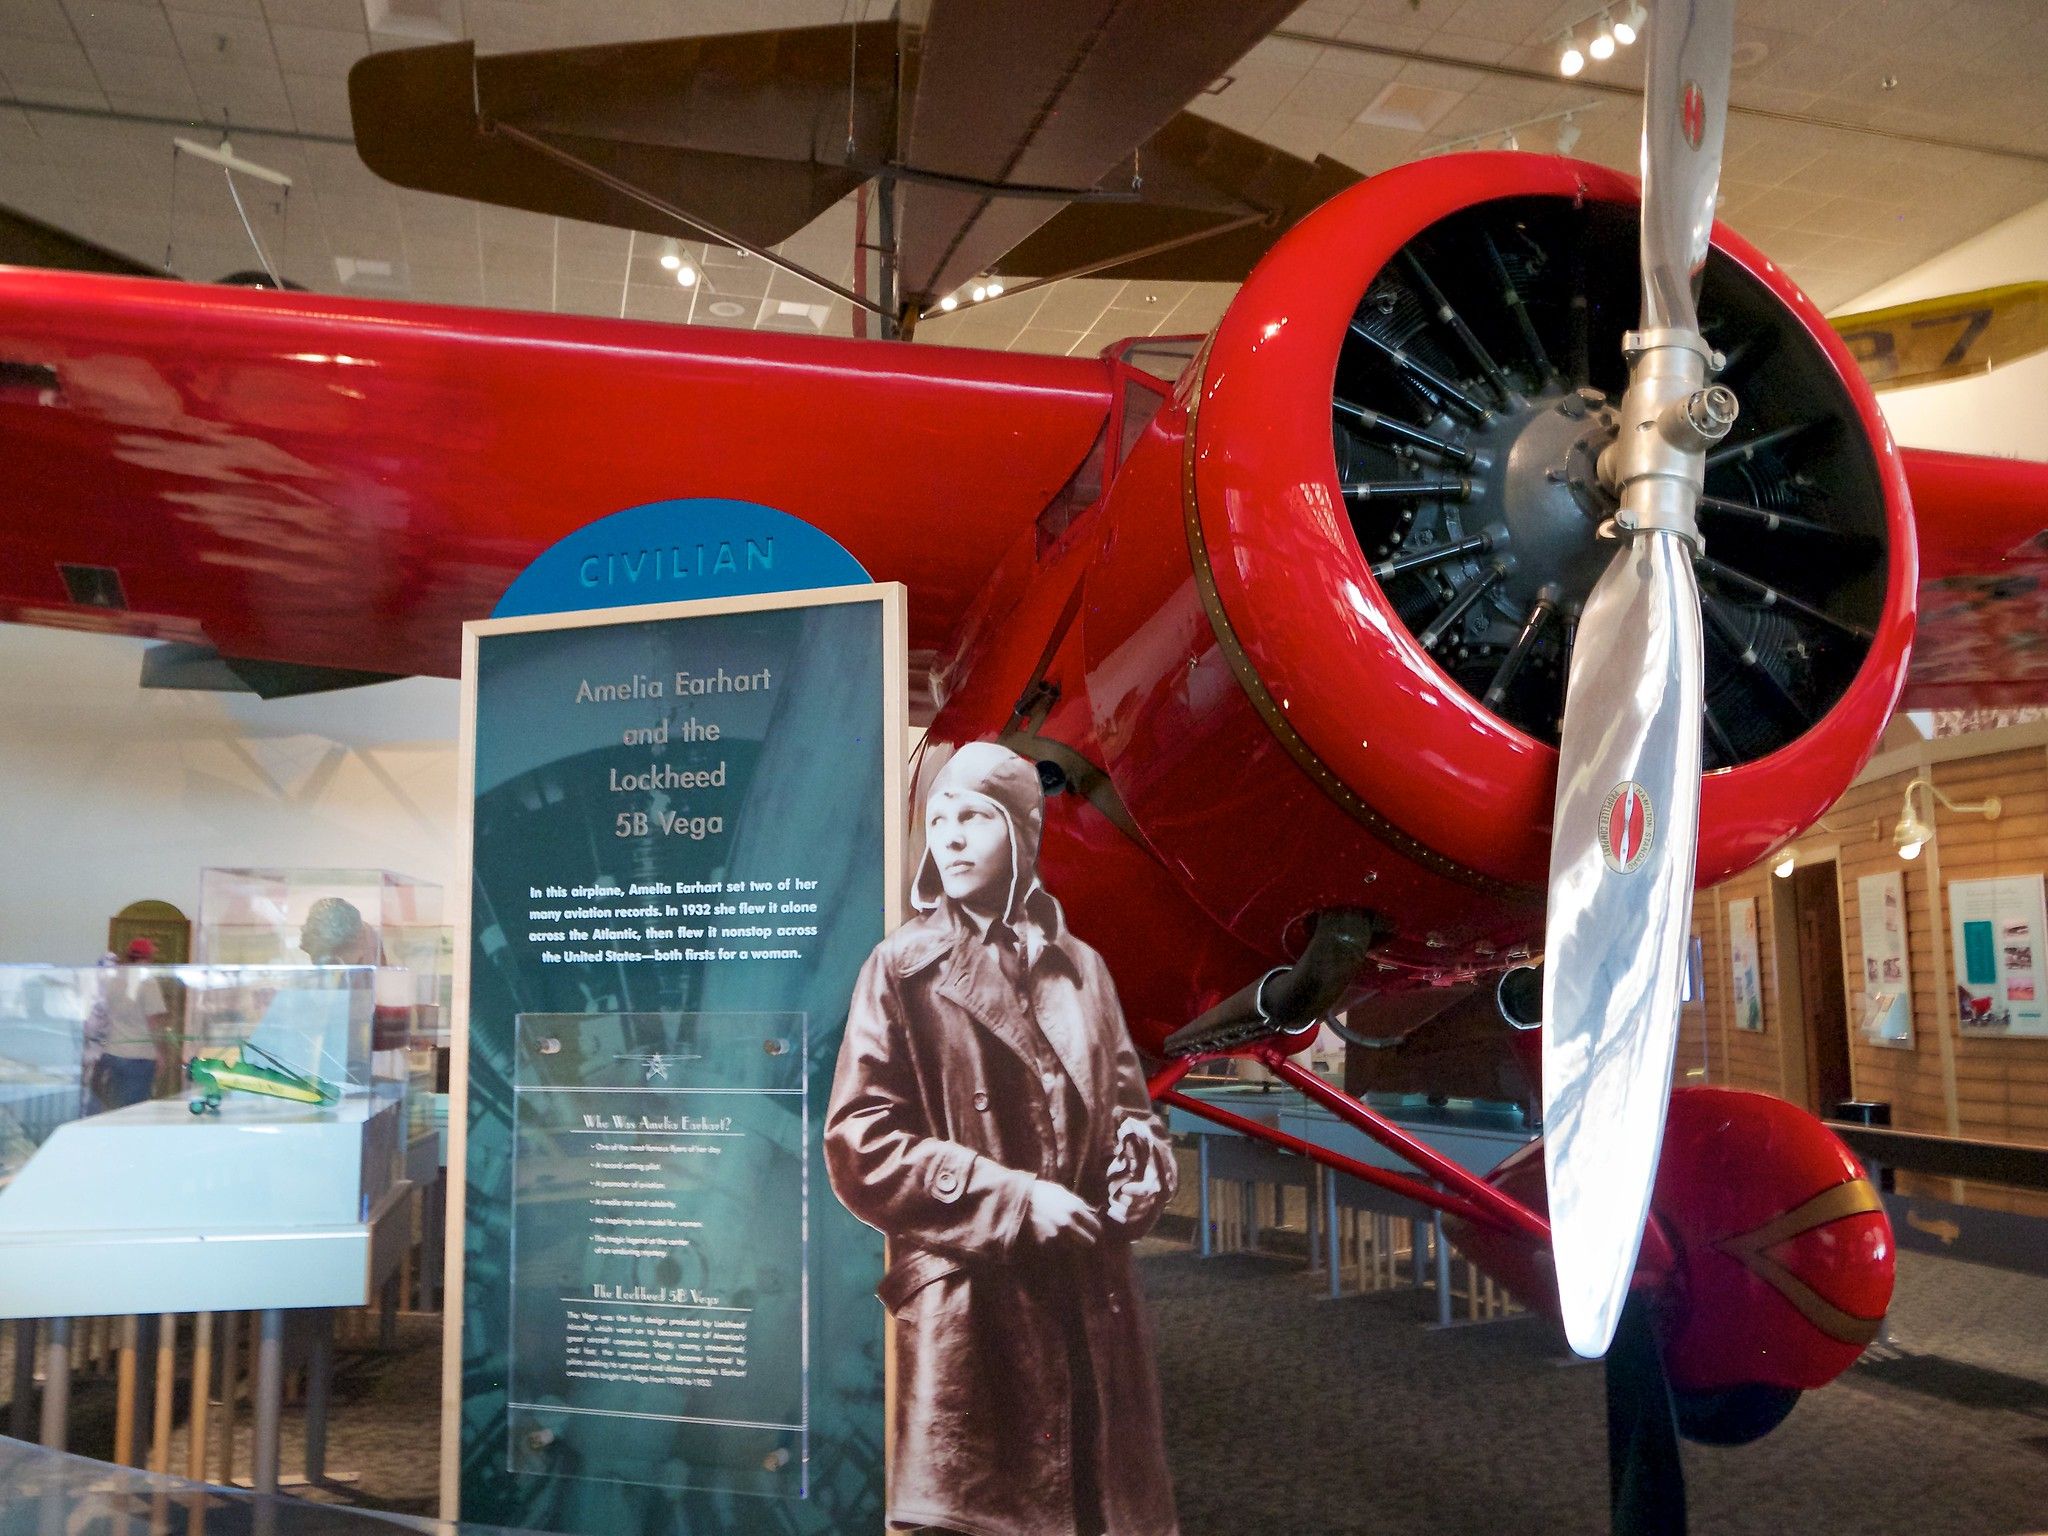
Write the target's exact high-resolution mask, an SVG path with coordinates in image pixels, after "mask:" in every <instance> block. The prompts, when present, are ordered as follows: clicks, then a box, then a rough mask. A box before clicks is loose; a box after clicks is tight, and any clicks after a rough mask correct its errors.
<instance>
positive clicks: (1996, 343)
mask: <svg viewBox="0 0 2048 1536" xmlns="http://www.w3.org/2000/svg"><path fill="white" fill-rule="evenodd" d="M1829 323H1830V324H1832V325H1833V326H1834V328H1835V329H1836V330H1837V331H1839V332H1841V335H1842V340H1844V341H1845V342H1847V343H1848V344H1849V350H1850V351H1851V352H1852V353H1854V354H1855V357H1856V361H1857V362H1858V363H1860V364H1861V365H1862V367H1863V376H1864V378H1866V379H1868V380H1869V381H1870V387H1871V388H1872V389H1902V388H1904V387H1906V386H1907V385H1911V384H1934V383H1938V382H1939V381H1941V380H1942V379H1957V378H1962V377H1963V376H1964V375H1966V374H1972V373H1985V372H1988V371H1989V370H1990V369H1993V368H1996V367H1998V366H1999V365H2000V364H2002V363H2011V362H2017V361H2018V360H2019V359H2020V358H2023V357H2030V356H2032V355H2033V354H2034V353H2036V352H2039V351H2041V350H2043V349H2044V348H2048V282H2037V283H2008V284H2006V285H2005V286H2003V287H2000V288H1979V289H1977V290H1976V291H1975V292H1973V293H1952V294H1948V295H1946V296H1944V297H1942V298H1938V299H1917V300H1915V301H1914V302H1913V303H1911V304H1895V305H1893V306H1892V307H1891V308H1889V309H1869V310H1865V311H1863V313H1861V314H1856V315H1839V316H1837V317H1836V318H1835V319H1834V320H1832V321H1830V322H1829Z"/></svg>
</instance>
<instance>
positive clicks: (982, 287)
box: [967, 283, 988, 304]
mask: <svg viewBox="0 0 2048 1536" xmlns="http://www.w3.org/2000/svg"><path fill="white" fill-rule="evenodd" d="M967 297H968V298H970V299H972V300H974V302H975V303H977V304H979V303H980V302H981V301H982V300H983V299H985V298H987V297H988V284H987V283H976V284H975V285H974V288H973V290H972V291H971V292H969V293H968V295H967Z"/></svg>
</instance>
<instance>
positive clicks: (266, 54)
mask: <svg viewBox="0 0 2048 1536" xmlns="http://www.w3.org/2000/svg"><path fill="white" fill-rule="evenodd" d="M170 21H171V31H172V33H173V34H174V35H175V36H176V37H177V40H178V51H179V52H180V53H182V54H183V55H184V56H185V62H186V63H187V64H190V65H193V66H194V67H195V68H197V67H204V68H206V69H209V70H242V71H257V70H272V71H274V70H275V69H276V68H277V55H276V54H275V53H274V52H273V51H272V50H271V47H270V26H269V23H267V22H265V21H264V19H263V17H262V15H261V14H260V13H259V14H257V15H253V16H236V15H229V14H221V13H212V12H192V11H172V12H171V13H170Z"/></svg>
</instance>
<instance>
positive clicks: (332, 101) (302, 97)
mask: <svg viewBox="0 0 2048 1536" xmlns="http://www.w3.org/2000/svg"><path fill="white" fill-rule="evenodd" d="M284 89H285V95H286V96H287V97H289V98H290V100H291V104H292V118H293V120H294V121H295V122H297V124H298V125H299V127H300V128H301V129H303V130H304V131H305V132H307V133H333V134H343V135H353V133H354V131H355V130H354V126H353V125H352V124H351V122H350V121H349V111H348V86H347V85H346V84H344V83H343V81H342V80H340V79H339V78H337V77H335V76H332V75H286V76H285V77H284Z"/></svg>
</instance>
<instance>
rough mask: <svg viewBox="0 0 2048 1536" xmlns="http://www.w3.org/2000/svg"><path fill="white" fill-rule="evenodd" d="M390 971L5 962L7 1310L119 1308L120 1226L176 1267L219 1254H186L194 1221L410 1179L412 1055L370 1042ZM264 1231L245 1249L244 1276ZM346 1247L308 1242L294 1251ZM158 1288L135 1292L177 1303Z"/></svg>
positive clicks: (337, 1205)
mask: <svg viewBox="0 0 2048 1536" xmlns="http://www.w3.org/2000/svg"><path fill="white" fill-rule="evenodd" d="M391 976H392V972H391V971H390V969H389V968H380V967H376V966H369V965H343V966H313V965H295V966H239V965H178V966H144V965H101V966H87V967H79V968H72V967H58V966H41V965H0V1316H50V1315H58V1314H60V1313H61V1314H65V1315H81V1316H82V1315H86V1314H88V1313H91V1312H95V1311H119V1310H124V1309H123V1308H121V1307H119V1306H105V1307H96V1306H93V1305H90V1304H86V1303H89V1302H90V1300H91V1296H92V1294H93V1293H94V1291H95V1290H96V1289H105V1288H106V1286H107V1285H108V1284H111V1283H112V1282H113V1280H114V1279H115V1278H116V1277H117V1276H118V1275H119V1274H120V1273H121V1270H120V1265H119V1263H118V1262H115V1261H114V1260H113V1257H112V1255H111V1254H110V1253H109V1252H102V1251H100V1250H102V1249H106V1248H108V1247H109V1245H113V1246H118V1245H119V1244H120V1243H124V1242H126V1243H132V1242H135V1241H143V1240H147V1241H149V1242H151V1243H153V1244H157V1245H158V1246H157V1247H155V1248H153V1249H152V1250H151V1251H152V1253H153V1254H158V1255H161V1256H162V1259H163V1264H164V1265H165V1267H166V1272H167V1273H171V1274H172V1275H173V1276H174V1277H175V1273H176V1271H177V1269H178V1264H179V1263H180V1262H184V1261H189V1262H188V1263H187V1268H188V1269H190V1270H191V1272H192V1275H195V1276H196V1275H198V1274H199V1273H200V1272H201V1271H205V1270H209V1269H211V1268H213V1267H216V1266H217V1261H216V1258H215V1257H213V1256H206V1257H203V1258H202V1257H200V1256H198V1250H197V1249H196V1248H195V1249H194V1251H193V1253H191V1254H187V1255H185V1256H184V1260H183V1261H181V1260H180V1258H179V1256H178V1254H177V1252H176V1251H175V1245H176V1243H177V1242H178V1241H179V1240H189V1241H190V1242H192V1243H194V1244H199V1245H205V1244H206V1243H207V1240H208V1239H212V1238H218V1237H220V1236H222V1235H223V1234H225V1233H233V1234H235V1235H237V1236H243V1235H247V1236H250V1237H251V1238H259V1237H261V1238H269V1237H273V1236H278V1237H283V1236H291V1235H294V1234H297V1235H303V1234H305V1233H306V1232H309V1231H313V1230H322V1231H327V1232H330V1233H331V1232H332V1231H334V1230H335V1229H343V1228H354V1227H357V1226H358V1225H360V1224H362V1223H365V1222H367V1221H369V1220H370V1218H371V1215H372V1213H373V1212H374V1211H376V1210H378V1209H379V1208H380V1207H381V1206H382V1205H383V1204H384V1203H385V1202H386V1201H387V1199H388V1198H389V1197H391V1196H392V1194H393V1192H394V1190H396V1189H397V1187H398V1186H399V1185H400V1183H401V1182H402V1181H403V1180H404V1179H405V1178H406V1151H407V1129H408V1128H407V1121H406V1098H407V1092H406V1089H407V1072H408V1068H409V1066H410V1057H409V1053H408V1052H406V1051H404V1050H389V1051H380V1050H377V1049H375V1045H376V1041H375V1036H374V1026H373V1020H374V1017H375V1013H376V1009H377V999H378V998H379V997H380V996H381V995H383V993H384V988H385V987H386V986H387V985H389V984H390V980H391ZM399 979H400V980H403V979H404V977H403V975H402V973H401V974H400V976H399ZM24 1245H26V1246H24ZM287 1246H289V1245H287ZM210 1247H211V1248H212V1249H213V1250H215V1251H216V1253H217V1254H220V1255H226V1254H227V1252H228V1250H230V1249H236V1248H237V1247H238V1245H235V1244H229V1245H223V1244H221V1243H219V1242H217V1241H214V1242H211V1244H210ZM261 1247H262V1243H261V1242H260V1241H259V1242H256V1243H254V1244H253V1245H252V1246H250V1247H247V1248H242V1249H240V1251H241V1252H242V1254H243V1258H242V1259H240V1260H235V1261H234V1262H235V1263H240V1264H243V1265H244V1266H245V1267H246V1268H247V1269H248V1270H249V1274H247V1275H245V1276H243V1277H242V1278H243V1279H245V1280H250V1281H252V1282H253V1280H254V1278H255V1276H256V1271H257V1270H258V1269H260V1268H261V1264H260V1263H251V1262H250V1256H251V1255H253V1254H255V1253H256V1251H257V1249H259V1248H261ZM30 1249H34V1250H35V1252H34V1254H33V1255H31V1254H30V1253H29V1250H30ZM336 1256H337V1254H336V1253H335V1252H334V1251H333V1250H331V1249H330V1251H329V1254H328V1258H327V1259H325V1260H319V1259H318V1258H317V1255H316V1254H314V1252H313V1251H312V1250H311V1249H307V1250H306V1252H305V1253H304V1254H300V1255H295V1256H294V1257H293V1258H292V1261H291V1262H292V1263H299V1262H301V1260H303V1261H304V1262H305V1263H306V1264H307V1265H314V1264H316V1262H317V1263H331V1262H332V1259H333V1258H334V1257H336ZM31 1258H33V1259H34V1262H31V1261H30V1260H31ZM149 1262H150V1264H151V1265H156V1264H157V1263H158V1259H157V1258H155V1257H152V1258H151V1259H150V1261H149ZM227 1262H228V1259H227V1258H226V1257H222V1258H220V1259H219V1260H218V1263H221V1264H225V1263H227ZM287 1268H289V1265H287ZM74 1269H75V1270H76V1271H77V1274H75V1275H73V1276H72V1281H73V1283H77V1284H82V1285H83V1286H84V1290H83V1291H82V1292H81V1295H80V1297H79V1298H78V1299H76V1300H74V1301H73V1302H71V1303H68V1304H65V1305H59V1306H56V1307H55V1308H54V1309H51V1308H50V1307H49V1306H48V1305H47V1301H48V1298H47V1297H43V1296H42V1293H43V1292H46V1291H53V1290H55V1288H56V1287H57V1286H58V1285H59V1284H60V1283H61V1281H60V1277H61V1276H63V1275H65V1274H67V1273H69V1272H70V1271H72V1270H74ZM311 1272H312V1271H311V1270H310V1269H309V1270H308V1273H311ZM80 1277H83V1278H82V1279H81V1278H80ZM188 1278H190V1277H189V1276H188ZM195 1283H196V1282H195ZM173 1288H175V1287H173ZM286 1289H287V1290H289V1287H287V1288H286ZM29 1291H34V1292H36V1293H37V1295H38V1297H39V1298H42V1299H40V1300H38V1301H37V1302H35V1303H33V1304H31V1303H30V1302H28V1301H26V1300H24V1299H23V1298H24V1297H25V1296H26V1295H27V1293H28V1292H29ZM17 1292H19V1293H21V1294H20V1295H17V1294H16V1293H17ZM202 1292H203V1293H204V1294H205V1295H207V1296H208V1297H210V1296H211V1294H212V1293H211V1292H204V1288H203V1287H201V1288H200V1289H199V1290H198V1291H195V1293H194V1294H195V1295H198V1294H201V1293H202ZM264 1294H271V1293H270V1292H268V1291H266V1292H264ZM159 1300H160V1297H159V1298H158V1299H151V1300H148V1301H147V1302H146V1304H144V1305H141V1306H138V1307H129V1308H125V1310H143V1311H148V1310H164V1309H166V1308H169V1307H170V1303H168V1302H165V1303H163V1304H162V1305H161V1306H160V1305H159ZM264 1304H272V1305H292V1304H305V1305H319V1304H324V1303H321V1302H317V1301H316V1302H304V1303H293V1302H289V1301H277V1302H271V1303H264ZM35 1305H44V1306H45V1310H44V1311H42V1312H38V1311H36V1310H34V1306H35ZM198 1305H200V1306H201V1307H214V1306H223V1305H226V1303H225V1302H221V1301H216V1300H212V1299H206V1300H203V1301H200V1302H199V1303H198ZM24 1308H26V1310H24Z"/></svg>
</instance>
